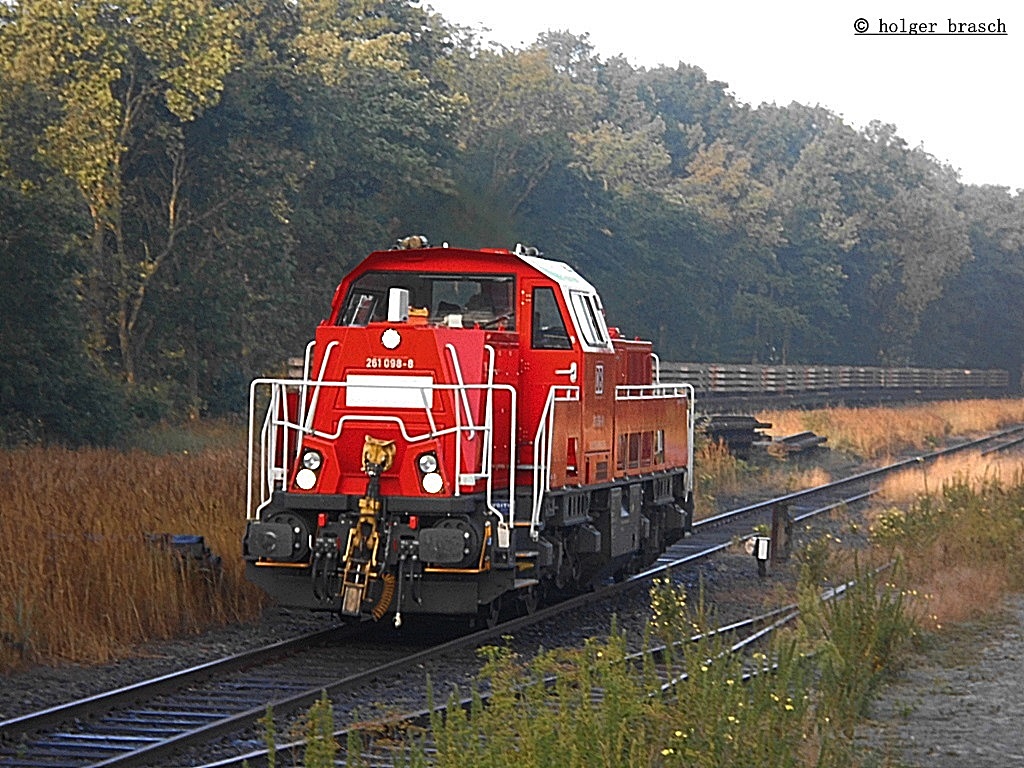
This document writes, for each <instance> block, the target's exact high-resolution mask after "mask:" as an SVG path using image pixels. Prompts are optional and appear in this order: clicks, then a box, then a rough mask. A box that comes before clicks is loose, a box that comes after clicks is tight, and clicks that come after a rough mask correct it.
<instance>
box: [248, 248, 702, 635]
mask: <svg viewBox="0 0 1024 768" xmlns="http://www.w3.org/2000/svg"><path fill="white" fill-rule="evenodd" d="M659 378H660V377H659V371H658V359H657V356H655V355H654V354H653V352H652V348H651V343H650V342H647V341H638V340H635V341H630V340H626V339H623V338H621V337H620V336H619V334H618V332H617V330H616V329H614V328H609V327H608V326H607V325H606V324H605V318H604V312H603V309H602V306H601V300H600V298H599V297H598V295H597V292H596V291H595V290H594V287H593V286H592V285H591V284H590V283H588V282H587V281H586V280H584V279H583V278H582V277H580V275H579V274H578V273H577V272H576V271H574V270H573V269H572V268H571V267H570V266H568V265H567V264H564V263H562V262H558V261H551V260H548V259H544V258H540V256H539V254H538V253H537V251H536V249H533V248H523V247H521V246H517V247H516V250H515V251H514V252H510V251H508V250H505V249H481V250H466V249H461V248H449V247H447V246H446V247H441V248H436V247H427V245H426V241H425V239H424V238H421V237H412V238H407V239H406V240H404V241H400V243H399V247H397V248H394V249H392V250H388V251H377V252H375V253H372V254H370V255H369V256H368V257H367V258H366V259H365V260H364V261H363V262H362V263H361V264H359V266H357V267H356V268H355V270H353V271H352V273H351V274H349V275H348V276H347V277H346V278H345V279H344V280H342V282H341V284H340V285H339V286H338V289H337V291H336V292H335V295H334V300H333V302H332V304H331V314H330V317H329V318H328V319H327V320H325V321H323V322H322V323H321V324H320V325H319V327H318V328H317V330H316V338H315V339H314V340H313V341H312V342H311V343H310V345H309V347H308V348H307V351H306V356H305V363H304V372H303V375H302V378H289V379H258V380H256V381H254V382H253V384H252V388H251V397H250V411H249V420H250V426H249V437H250V440H249V442H250V452H249V496H248V525H247V529H246V534H245V541H244V556H245V559H246V561H247V562H246V567H247V574H248V577H249V578H250V579H251V580H252V581H253V582H255V583H256V584H258V585H259V586H261V587H262V588H263V589H265V590H266V591H267V592H269V593H270V594H271V595H273V596H274V597H276V598H277V599H278V601H279V602H280V603H282V604H284V605H289V606H295V607H306V608H311V609H321V610H330V611H336V612H338V613H340V614H341V615H342V616H345V617H353V618H367V617H373V618H375V619H380V618H382V617H384V616H385V615H390V614H393V615H394V622H395V624H396V625H398V624H400V623H401V617H402V614H403V613H407V614H432V615H438V614H443V615H478V616H479V615H482V616H484V617H486V618H493V617H496V616H497V612H498V610H499V608H501V607H502V606H503V605H510V604H518V605H520V606H521V607H525V608H526V609H530V608H532V607H533V606H535V605H536V604H537V601H538V600H539V599H540V598H541V596H542V595H545V594H549V593H561V594H568V593H572V592H576V591H580V590H584V589H588V588H590V587H591V586H592V585H594V584H595V583H599V582H600V581H602V580H604V579H607V578H614V577H616V576H619V575H621V574H623V573H626V572H628V571H630V570H636V569H638V568H640V567H642V566H644V565H646V564H649V563H651V562H653V561H654V560H655V559H656V558H657V556H658V554H659V553H660V552H661V551H662V550H663V549H664V547H665V546H666V545H667V544H669V543H671V542H673V541H675V540H676V539H678V538H680V537H681V536H682V535H683V533H684V532H685V531H686V530H687V529H688V528H689V527H690V525H691V521H692V510H693V475H692V471H691V468H692V466H693V390H692V388H691V387H690V386H689V385H686V384H664V383H662V382H661V381H660V380H659ZM257 404H259V410H260V412H261V413H262V412H263V408H264V407H265V408H266V410H265V416H264V417H262V421H260V418H259V416H258V414H257Z"/></svg>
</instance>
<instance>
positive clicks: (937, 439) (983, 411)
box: [757, 400, 1024, 459]
mask: <svg viewBox="0 0 1024 768" xmlns="http://www.w3.org/2000/svg"><path fill="white" fill-rule="evenodd" d="M757 418H758V419H759V420H760V421H766V422H770V423H771V424H772V428H771V430H770V431H769V433H770V434H771V435H772V436H773V437H784V436H786V435H792V434H796V433H797V432H804V431H807V430H810V431H812V432H815V433H816V434H819V435H823V436H825V437H827V438H828V444H829V445H830V446H831V447H832V448H834V449H837V450H845V451H849V452H851V453H854V454H856V455H858V456H861V457H863V458H865V459H884V458H889V457H892V456H897V455H899V454H901V453H906V452H907V451H915V450H927V449H930V448H934V447H935V446H937V445H940V444H942V443H943V442H944V441H945V440H946V439H947V438H948V437H949V436H950V435H969V434H974V433H977V432H985V431H992V430H995V429H999V428H1001V427H1004V426H1008V425H1010V424H1019V423H1022V422H1024V400H965V401H948V402H939V403H928V404H924V405H910V406H901V407H897V408H884V407H881V406H877V407H870V408H846V407H843V408H828V409H818V410H810V411H762V412H761V413H759V414H757Z"/></svg>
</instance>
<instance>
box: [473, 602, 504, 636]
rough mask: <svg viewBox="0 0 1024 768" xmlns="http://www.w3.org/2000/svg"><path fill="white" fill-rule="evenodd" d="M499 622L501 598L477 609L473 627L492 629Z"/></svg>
mask: <svg viewBox="0 0 1024 768" xmlns="http://www.w3.org/2000/svg"><path fill="white" fill-rule="evenodd" d="M500 620H501V596H498V597H496V598H494V599H493V600H491V602H489V603H485V604H484V605H481V606H480V607H479V608H478V609H477V614H476V622H475V626H477V627H481V628H483V627H486V628H487V629H493V628H494V627H496V626H497V625H498V622H499V621H500Z"/></svg>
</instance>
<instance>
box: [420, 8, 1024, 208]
mask: <svg viewBox="0 0 1024 768" xmlns="http://www.w3.org/2000/svg"><path fill="white" fill-rule="evenodd" d="M424 4H425V5H427V6H429V7H432V8H433V9H434V10H435V11H437V12H438V13H440V14H441V15H442V16H444V17H445V18H446V19H448V20H449V21H451V22H454V23H457V24H461V25H463V26H470V27H484V28H486V29H488V30H490V31H489V32H487V33H485V34H483V35H482V37H483V39H484V40H487V41H496V42H499V43H501V44H504V45H506V46H512V47H517V48H521V47H525V46H527V45H529V44H530V43H531V42H533V41H534V40H535V39H536V37H537V35H538V34H539V33H541V32H544V31H547V30H569V31H570V32H573V33H576V34H583V33H587V34H589V36H590V41H591V43H592V44H593V46H594V48H595V49H596V51H597V53H598V55H600V56H601V58H602V59H607V58H609V57H611V56H617V55H622V56H625V57H626V59H628V60H629V62H630V63H631V64H633V65H634V66H637V67H640V66H643V67H656V66H659V65H665V66H670V67H674V66H675V65H676V64H678V63H679V62H680V61H681V62H683V63H685V64H690V65H695V66H698V67H700V68H701V69H703V70H704V72H705V73H706V74H707V76H708V79H710V80H719V81H722V82H725V83H727V84H728V90H729V91H730V92H732V94H733V95H734V96H735V97H736V98H737V99H738V100H740V101H742V102H746V103H748V104H751V105H754V106H757V105H758V104H761V103H764V102H767V103H775V104H778V105H780V106H785V105H788V104H790V103H791V102H794V101H796V102H800V103H802V104H807V105H811V106H813V105H821V106H823V107H826V108H828V109H829V110H830V111H832V112H834V113H835V114H838V115H841V116H842V117H843V118H844V119H845V120H846V122H848V123H850V124H852V125H855V126H858V127H860V126H864V125H866V124H867V123H868V122H870V121H871V120H881V121H882V122H885V123H891V124H894V125H895V126H896V129H897V133H898V134H899V135H900V136H901V137H902V138H903V139H904V140H905V141H906V142H907V143H908V144H909V145H910V146H912V147H917V146H921V147H922V148H923V149H924V150H925V151H926V152H928V153H929V154H930V155H932V156H934V157H935V158H936V159H937V160H939V161H940V162H943V163H945V164H948V165H950V166H952V167H953V168H954V169H956V170H957V171H958V172H959V173H960V178H961V180H962V181H963V182H964V183H967V184H994V185H997V186H1002V187H1008V188H1009V189H1010V190H1011V191H1014V190H1018V189H1024V148H1022V143H1024V121H1022V118H1024V96H1022V94H1021V91H1022V88H1021V79H1022V76H1024V3H1021V2H1019V0H993V1H991V2H990V1H989V0H959V1H958V2H949V1H948V0H931V1H930V2H923V1H922V0H897V1H896V2H893V1H892V0H888V2H880V1H878V0H875V2H864V1H862V0H852V1H849V0H848V1H847V2H830V1H829V0H816V1H812V0H775V2H763V1H762V2H755V1H752V2H735V0H701V1H700V2H692V1H691V0H660V1H658V0H628V1H626V2H623V1H622V0H619V1H618V2H614V3H613V2H607V1H606V0H515V1H514V2H511V1H508V0H424ZM880 22H884V27H885V29H886V31H884V33H883V25H882V24H881V23H880ZM951 22H952V24H953V25H954V30H956V31H960V30H961V29H962V31H963V32H967V31H969V30H970V28H969V27H966V26H965V27H963V28H960V27H959V25H960V24H965V25H966V24H969V23H973V24H974V25H976V26H975V30H977V29H979V28H980V27H981V25H983V24H984V25H991V29H992V30H994V31H995V32H1005V34H949V31H950V23H951ZM914 24H917V25H918V26H916V27H914V26H912V25H914ZM858 29H864V30H866V32H865V33H863V34H860V33H858V31H857V30H858ZM912 30H916V31H917V33H916V34H911V32H912ZM924 31H930V32H931V34H924V33H923V32H924Z"/></svg>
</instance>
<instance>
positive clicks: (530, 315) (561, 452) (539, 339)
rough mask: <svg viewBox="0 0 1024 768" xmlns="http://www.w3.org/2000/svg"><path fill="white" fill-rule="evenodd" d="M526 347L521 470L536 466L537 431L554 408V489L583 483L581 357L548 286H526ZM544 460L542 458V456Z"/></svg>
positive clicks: (560, 301)
mask: <svg viewBox="0 0 1024 768" xmlns="http://www.w3.org/2000/svg"><path fill="white" fill-rule="evenodd" d="M524 283H525V284H524V285H523V286H522V292H523V295H522V303H523V309H524V310H525V311H524V313H523V314H524V320H525V322H524V323H523V325H524V326H525V327H524V328H523V335H522V337H521V338H522V339H523V347H522V353H521V357H520V374H521V375H520V397H521V405H520V414H521V418H520V422H519V423H520V435H519V443H520V447H521V448H520V462H519V463H520V466H522V465H530V466H533V465H534V464H535V463H536V459H535V455H534V453H535V451H537V450H541V449H543V448H544V446H543V445H539V444H538V442H537V437H538V426H540V421H541V419H542V417H544V416H545V414H546V413H547V411H548V409H551V408H553V409H554V411H553V415H554V420H553V429H552V430H551V432H550V433H549V434H547V440H548V441H550V456H551V466H550V473H549V483H550V485H551V487H556V486H562V485H575V484H578V483H579V482H580V478H582V472H581V471H580V461H582V459H583V445H582V442H581V437H582V434H581V428H580V427H581V421H580V419H581V417H580V395H579V393H580V389H581V388H582V385H583V377H584V371H583V354H582V351H581V348H580V344H579V340H578V339H577V338H576V333H575V329H574V327H573V323H572V321H571V318H570V316H569V313H568V310H567V308H566V305H565V301H564V298H563V296H562V293H561V291H560V290H559V288H558V287H556V286H553V285H552V284H551V283H550V282H542V281H537V282H533V281H529V282H527V281H524ZM540 458H541V459H542V460H543V459H544V457H543V456H541V457H540Z"/></svg>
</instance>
